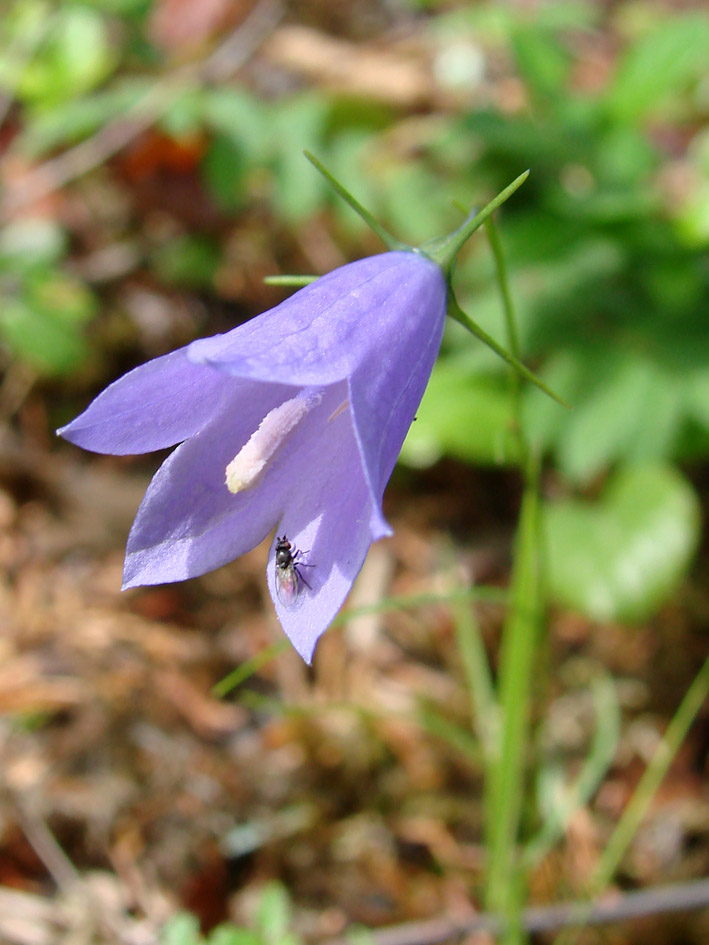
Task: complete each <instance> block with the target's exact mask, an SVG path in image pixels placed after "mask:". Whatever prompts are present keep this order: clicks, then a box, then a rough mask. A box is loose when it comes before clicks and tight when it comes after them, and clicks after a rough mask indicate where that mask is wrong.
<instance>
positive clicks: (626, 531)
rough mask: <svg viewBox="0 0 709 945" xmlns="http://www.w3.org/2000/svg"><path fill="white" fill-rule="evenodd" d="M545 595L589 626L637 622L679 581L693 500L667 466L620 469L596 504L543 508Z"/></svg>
mask: <svg viewBox="0 0 709 945" xmlns="http://www.w3.org/2000/svg"><path fill="white" fill-rule="evenodd" d="M544 520H545V526H546V535H547V542H548V566H549V586H550V593H551V595H552V596H553V597H554V598H556V600H557V601H558V602H559V603H560V604H562V605H564V606H567V607H571V608H573V609H576V610H580V611H582V612H583V613H585V614H587V615H588V616H590V617H592V618H593V619H596V620H628V621H637V620H644V619H646V618H647V617H649V616H650V615H651V614H652V613H654V612H655V611H656V610H657V608H658V607H660V606H661V605H662V604H663V603H665V602H666V601H667V600H668V599H669V598H670V596H671V595H672V593H673V592H674V591H675V590H676V588H677V586H678V585H679V584H680V582H681V581H682V579H683V578H684V575H685V572H686V569H687V566H688V564H689V562H690V560H691V557H692V555H693V553H694V550H695V548H696V545H697V542H698V539H699V532H700V513H699V504H698V501H697V497H696V495H695V493H694V490H693V489H692V487H691V485H690V484H689V483H688V482H687V481H686V480H685V479H684V478H683V477H682V476H681V474H680V473H679V472H677V470H675V469H673V468H672V467H669V466H656V465H648V466H635V467H633V466H631V467H626V468H623V469H621V470H620V471H619V472H618V473H617V474H616V475H615V476H614V478H613V479H612V481H611V482H610V483H609V484H608V486H607V488H606V490H605V492H604V494H603V495H602V496H601V498H600V499H599V500H598V501H596V502H584V501H578V500H575V499H569V500H564V501H561V502H558V503H555V504H550V505H548V506H547V508H546V510H545V514H544Z"/></svg>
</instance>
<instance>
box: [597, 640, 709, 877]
mask: <svg viewBox="0 0 709 945" xmlns="http://www.w3.org/2000/svg"><path fill="white" fill-rule="evenodd" d="M708 695H709V657H707V659H706V661H705V662H704V664H703V666H702V668H701V669H700V670H699V672H698V673H697V675H696V676H695V677H694V680H693V682H692V685H691V686H690V687H689V689H688V690H687V692H686V693H685V695H684V698H683V699H682V702H681V703H680V706H679V708H678V709H677V712H676V713H675V715H674V716H673V718H672V721H671V722H670V724H669V725H668V726H667V730H666V731H665V734H664V735H663V737H662V739H661V740H660V743H659V745H658V746H657V748H656V749H655V752H654V754H653V756H652V758H651V759H650V763H649V765H648V766H647V768H646V769H645V772H644V774H643V776H642V778H641V779H640V783H639V784H638V786H637V787H636V789H635V791H634V793H633V796H632V797H631V799H630V802H629V804H628V806H627V807H626V808H625V810H624V811H623V815H622V816H621V818H620V820H619V822H618V824H617V826H616V828H615V830H614V831H613V833H612V834H611V838H610V840H609V841H608V844H607V846H606V848H605V850H604V851H603V855H602V856H601V859H600V861H599V863H598V866H597V867H596V869H595V870H594V872H593V876H592V877H591V883H590V889H591V895H596V894H598V893H599V892H601V891H602V890H603V889H605V887H606V886H607V885H608V883H610V881H611V879H612V878H613V875H614V873H615V871H616V870H617V869H618V866H619V865H620V861H621V860H622V858H623V856H624V855H625V852H626V850H627V849H628V847H629V846H630V843H631V841H632V839H633V837H634V836H635V834H636V832H637V830H638V827H639V826H640V824H641V822H642V820H643V818H644V817H645V815H646V813H647V811H648V808H649V807H650V804H651V803H652V799H653V797H654V796H655V793H656V792H657V789H658V788H659V787H660V785H661V784H662V782H663V780H664V779H665V775H666V774H667V772H668V770H669V768H670V765H671V764H672V762H673V761H674V758H675V756H676V754H677V752H678V751H679V749H680V746H681V745H682V742H683V741H684V739H685V738H686V736H687V732H688V731H689V727H690V725H691V724H692V722H693V721H694V719H695V718H696V716H697V713H698V712H699V710H700V709H701V707H702V705H703V704H704V701H705V699H706V698H707V696H708Z"/></svg>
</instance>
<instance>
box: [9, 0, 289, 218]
mask: <svg viewBox="0 0 709 945" xmlns="http://www.w3.org/2000/svg"><path fill="white" fill-rule="evenodd" d="M283 12H284V11H283V6H282V4H281V2H280V0H262V2H261V3H259V4H258V5H257V6H256V7H255V9H254V10H253V11H252V12H251V13H250V14H249V16H248V17H247V18H246V19H245V20H244V22H243V23H242V24H240V26H239V27H238V29H236V30H235V31H234V32H233V33H231V34H230V35H229V36H228V37H227V38H226V39H225V40H224V42H223V43H221V44H220V45H219V46H218V47H217V48H216V49H215V50H214V52H213V53H212V54H211V55H210V56H209V57H208V58H207V59H206V60H204V61H202V62H196V63H189V64H188V65H186V66H183V67H182V68H181V69H178V70H176V71H175V72H173V73H172V74H170V75H168V76H166V77H165V78H163V79H162V80H160V81H159V82H156V83H155V85H154V86H153V87H152V88H151V89H150V90H149V91H148V92H147V93H146V94H145V95H144V96H143V97H142V98H141V99H140V101H138V102H136V103H135V105H133V106H132V108H130V109H128V110H127V112H126V114H125V115H124V116H123V117H122V118H117V119H115V120H114V121H111V122H109V123H108V124H107V125H104V126H103V128H100V129H99V130H98V131H97V132H96V134H94V135H92V136H91V137H90V138H87V139H86V140H85V141H82V142H81V143H80V144H77V145H75V146H74V147H73V148H69V150H67V151H64V152H63V153H62V154H59V155H58V156H57V157H55V158H51V159H50V160H48V161H45V162H44V163H43V164H40V165H39V166H38V167H36V168H35V169H34V170H33V171H32V172H31V173H30V174H29V175H28V176H27V177H26V178H25V179H24V180H23V181H22V182H21V183H18V184H17V185H16V186H15V190H14V191H13V192H12V193H11V194H9V195H8V196H7V197H6V198H5V200H4V201H3V203H2V204H0V218H2V219H5V220H6V219H7V218H9V217H11V216H13V214H15V213H17V212H18V211H19V210H21V209H22V208H23V207H25V206H27V204H30V203H34V201H36V200H39V199H41V198H42V197H46V196H47V195H48V194H50V193H53V192H54V191H55V190H59V188H60V187H63V186H64V185H65V184H67V183H69V181H72V180H75V179H76V178H77V177H80V176H81V175H82V174H85V173H86V172H87V171H90V170H93V168H95V167H98V166H99V165H100V164H103V162H104V161H106V160H108V158H110V157H113V155H114V154H117V153H118V152H119V151H121V150H122V149H123V148H124V147H125V146H126V145H127V144H129V143H130V142H131V141H133V140H134V139H135V138H136V137H137V136H138V135H140V134H141V133H142V132H144V131H146V130H147V129H148V128H150V126H151V125H153V124H154V123H155V122H156V121H157V120H158V119H159V118H160V116H161V115H162V114H163V113H164V111H165V109H166V108H167V107H168V106H169V105H170V103H171V102H172V100H173V98H174V96H175V94H176V93H177V92H178V91H179V89H180V88H181V87H182V86H183V85H185V84H187V83H190V82H194V81H200V82H204V83H212V82H217V81H223V80H224V79H226V78H227V77H228V76H229V75H231V74H232V73H234V72H236V70H237V69H240V68H241V67H242V66H243V65H244V64H245V63H246V62H247V61H248V60H249V59H250V58H251V56H252V55H253V54H254V53H255V52H256V50H257V49H258V47H259V46H260V45H261V43H262V42H263V41H264V40H265V39H266V38H267V37H268V35H269V34H270V33H271V32H272V31H273V29H274V28H275V26H276V25H277V24H278V22H279V21H280V19H281V18H282V16H283Z"/></svg>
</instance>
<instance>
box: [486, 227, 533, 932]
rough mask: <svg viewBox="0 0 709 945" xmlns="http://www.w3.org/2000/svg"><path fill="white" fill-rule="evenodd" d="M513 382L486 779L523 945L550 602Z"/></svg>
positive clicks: (514, 343)
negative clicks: (508, 553) (513, 449)
mask: <svg viewBox="0 0 709 945" xmlns="http://www.w3.org/2000/svg"><path fill="white" fill-rule="evenodd" d="M487 226H488V235H489V236H490V242H491V245H492V250H493V256H494V259H495V274H496V278H497V284H498V287H499V290H500V297H501V300H502V306H503V309H504V313H505V322H506V327H507V343H508V346H509V348H510V350H511V351H512V355H508V357H507V358H506V360H507V361H508V363H510V364H511V366H512V367H513V368H515V369H516V370H517V364H518V363H520V362H519V354H520V345H519V335H518V332H517V326H516V320H515V313H514V307H513V304H512V296H511V293H510V289H509V280H508V276H507V267H506V266H505V263H504V254H503V251H502V245H501V243H500V240H499V238H498V237H497V233H496V231H495V229H494V227H493V226H492V224H491V223H489V224H488V225H487ZM510 359H511V360H510ZM513 362H516V363H513ZM521 373H523V372H521ZM513 384H514V386H513V394H514V396H513V400H512V413H513V422H514V425H515V435H516V437H517V440H518V443H519V451H520V458H521V464H522V473H523V476H524V495H523V499H522V508H521V511H520V522H519V528H518V533H517V539H516V542H515V552H514V560H513V568H512V579H511V585H512V586H511V601H510V609H509V612H508V616H507V619H506V621H505V625H504V628H503V635H502V645H501V652H500V669H499V683H498V689H499V702H500V718H501V721H502V733H501V744H500V748H499V751H498V753H497V754H496V756H495V757H494V759H493V762H492V765H491V766H490V768H489V770H488V774H487V778H486V788H487V797H486V815H487V823H488V850H489V857H490V860H489V866H488V875H487V901H488V906H489V908H491V909H492V910H495V911H497V912H498V913H500V914H501V915H502V916H504V918H505V920H506V931H505V934H504V942H505V943H506V945H517V943H521V942H523V941H524V940H525V934H524V931H523V929H522V925H521V920H520V917H521V911H522V901H523V895H524V875H523V871H522V869H521V867H520V860H519V856H518V844H519V831H520V823H521V819H522V806H523V801H524V791H525V768H526V756H527V746H528V744H529V731H530V719H531V705H532V690H533V679H534V668H535V664H536V651H537V639H538V631H539V626H540V624H541V616H542V611H543V607H544V590H543V586H544V585H543V580H542V570H543V569H542V551H541V547H542V545H541V501H540V496H539V467H538V464H537V463H536V462H535V460H534V458H533V456H532V452H531V450H530V448H529V444H528V442H527V439H526V437H525V434H524V428H523V425H522V401H521V384H520V378H519V376H518V375H517V376H516V377H515V379H514V381H513Z"/></svg>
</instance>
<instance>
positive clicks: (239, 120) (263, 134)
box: [202, 87, 269, 163]
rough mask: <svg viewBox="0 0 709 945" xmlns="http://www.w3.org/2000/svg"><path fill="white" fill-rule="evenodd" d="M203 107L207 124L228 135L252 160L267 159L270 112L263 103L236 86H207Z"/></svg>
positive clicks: (254, 161)
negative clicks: (215, 87) (212, 87)
mask: <svg viewBox="0 0 709 945" xmlns="http://www.w3.org/2000/svg"><path fill="white" fill-rule="evenodd" d="M202 107H203V114H204V120H205V122H206V124H207V125H208V127H210V128H211V129H212V130H214V131H216V132H217V133H218V134H220V135H224V136H225V137H226V138H228V139H229V140H230V141H231V142H232V143H233V144H234V145H235V147H236V148H237V149H238V150H239V151H240V153H242V154H244V155H245V157H246V158H247V160H248V161H249V162H251V163H256V162H258V163H262V162H263V161H264V160H265V158H266V153H267V149H268V133H269V112H268V109H267V108H265V106H264V103H263V102H259V101H258V100H257V99H255V98H253V97H251V96H250V95H248V94H246V93H245V92H244V91H241V90H238V89H236V88H233V87H232V88H219V89H206V90H205V91H204V92H203V106H202Z"/></svg>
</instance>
